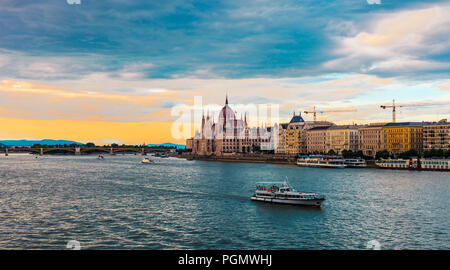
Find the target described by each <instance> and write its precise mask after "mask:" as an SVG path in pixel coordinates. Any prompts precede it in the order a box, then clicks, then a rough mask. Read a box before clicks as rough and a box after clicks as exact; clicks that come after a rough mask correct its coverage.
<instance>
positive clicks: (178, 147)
mask: <svg viewBox="0 0 450 270" xmlns="http://www.w3.org/2000/svg"><path fill="white" fill-rule="evenodd" d="M147 146H148V147H176V148H177V149H185V148H186V145H184V144H174V143H161V144H148V145H147Z"/></svg>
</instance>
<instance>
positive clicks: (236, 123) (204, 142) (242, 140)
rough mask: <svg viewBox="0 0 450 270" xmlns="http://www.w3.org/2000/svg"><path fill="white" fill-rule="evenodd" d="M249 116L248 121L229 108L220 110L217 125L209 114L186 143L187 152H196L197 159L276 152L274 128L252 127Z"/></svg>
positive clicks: (226, 103)
mask: <svg viewBox="0 0 450 270" xmlns="http://www.w3.org/2000/svg"><path fill="white" fill-rule="evenodd" d="M247 120H248V119H247V114H245V117H244V119H242V118H241V119H238V118H237V117H236V114H235V112H233V110H232V109H231V107H230V106H229V105H228V97H227V98H226V100H225V106H224V107H223V108H222V109H221V110H220V113H219V117H218V119H217V122H215V121H214V119H213V117H212V116H210V115H209V113H208V114H207V115H206V116H205V115H203V116H202V123H201V128H200V130H199V131H197V132H196V133H195V135H194V137H193V138H190V139H188V140H187V141H186V147H187V149H192V153H193V154H197V155H223V154H233V153H253V152H255V151H258V150H273V147H274V139H275V138H274V136H272V135H273V134H274V132H277V133H276V135H278V130H277V125H275V126H274V127H263V128H260V127H257V128H254V127H249V125H248V122H247Z"/></svg>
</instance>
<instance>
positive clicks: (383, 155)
mask: <svg viewBox="0 0 450 270" xmlns="http://www.w3.org/2000/svg"><path fill="white" fill-rule="evenodd" d="M389 156H390V154H389V152H388V151H387V150H381V151H378V152H377V153H376V154H375V158H376V159H381V158H383V159H387V158H389Z"/></svg>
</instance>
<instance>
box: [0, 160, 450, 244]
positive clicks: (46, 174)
mask: <svg viewBox="0 0 450 270" xmlns="http://www.w3.org/2000/svg"><path fill="white" fill-rule="evenodd" d="M140 159H141V157H140V156H135V155H124V156H122V155H118V156H109V155H105V160H103V161H99V160H97V159H96V156H81V157H76V156H44V157H40V158H38V159H35V158H34V157H33V156H31V155H10V156H9V157H7V158H6V157H4V156H2V157H0V179H1V181H0V204H1V205H2V207H1V209H0V248H19V249H22V248H28V249H63V248H65V245H66V243H67V242H68V241H69V240H78V241H80V243H81V246H82V248H87V249H237V248H244V249H285V248H287V249H364V248H365V245H366V243H367V241H370V240H377V241H379V242H380V244H381V247H382V248H385V249H449V248H450V228H449V226H448V224H449V221H450V214H449V211H448V207H449V206H450V196H448V194H450V177H449V174H448V173H446V172H409V171H384V170H323V169H312V168H299V167H294V166H281V165H272V164H245V163H236V164H234V163H221V162H202V161H186V160H180V159H157V158H155V159H156V161H157V163H156V164H155V165H152V166H144V165H142V164H140ZM285 176H288V178H289V180H290V182H291V183H292V184H293V185H294V186H296V187H297V189H299V190H302V191H315V192H318V193H322V194H324V195H326V197H327V200H326V201H325V203H324V205H323V208H322V209H315V208H314V209H311V208H305V207H291V206H285V205H271V204H264V203H256V202H252V201H250V200H249V199H248V198H249V196H250V195H251V194H252V192H253V187H254V183H255V182H257V181H261V180H280V179H284V177H285Z"/></svg>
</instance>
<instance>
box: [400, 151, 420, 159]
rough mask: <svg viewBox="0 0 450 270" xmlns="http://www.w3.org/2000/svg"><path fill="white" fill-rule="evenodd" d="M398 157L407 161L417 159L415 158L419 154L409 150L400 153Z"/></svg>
mask: <svg viewBox="0 0 450 270" xmlns="http://www.w3.org/2000/svg"><path fill="white" fill-rule="evenodd" d="M398 156H399V157H400V158H403V159H407V158H411V157H417V156H419V153H417V151H416V150H414V149H411V150H408V151H406V152H403V153H400V154H399V155H398Z"/></svg>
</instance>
